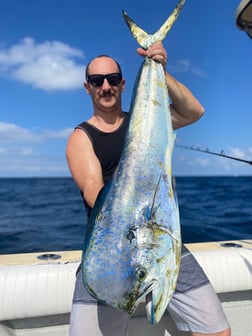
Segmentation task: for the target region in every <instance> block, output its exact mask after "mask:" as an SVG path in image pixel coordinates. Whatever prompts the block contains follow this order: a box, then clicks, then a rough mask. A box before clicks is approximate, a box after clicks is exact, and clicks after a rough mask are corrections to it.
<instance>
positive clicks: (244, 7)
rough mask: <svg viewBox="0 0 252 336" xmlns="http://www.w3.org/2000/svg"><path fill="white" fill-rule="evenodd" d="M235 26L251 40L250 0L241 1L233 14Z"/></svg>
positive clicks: (251, 12)
mask: <svg viewBox="0 0 252 336" xmlns="http://www.w3.org/2000/svg"><path fill="white" fill-rule="evenodd" d="M235 17H236V26H237V27H238V28H239V29H240V30H243V31H245V32H246V33H247V35H248V36H249V37H250V38H252V0H242V1H241V2H240V3H239V5H238V7H237V9H236V13H235Z"/></svg>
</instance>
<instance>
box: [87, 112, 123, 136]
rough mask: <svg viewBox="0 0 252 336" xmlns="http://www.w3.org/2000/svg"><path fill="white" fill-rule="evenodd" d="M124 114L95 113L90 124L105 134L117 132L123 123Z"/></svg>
mask: <svg viewBox="0 0 252 336" xmlns="http://www.w3.org/2000/svg"><path fill="white" fill-rule="evenodd" d="M123 118H124V115H123V112H122V111H121V110H120V111H115V112H98V113H97V112H95V113H94V115H93V116H92V117H91V118H90V119H89V120H88V122H89V123H90V124H91V125H93V126H95V127H96V128H98V129H100V130H102V131H104V132H113V131H115V130H116V129H117V128H118V127H119V126H120V125H121V124H122V121H123Z"/></svg>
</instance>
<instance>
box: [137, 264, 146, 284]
mask: <svg viewBox="0 0 252 336" xmlns="http://www.w3.org/2000/svg"><path fill="white" fill-rule="evenodd" d="M136 274H137V279H138V280H139V281H143V280H144V279H145V278H146V275H147V270H146V269H145V268H143V267H141V268H138V269H137V270H136Z"/></svg>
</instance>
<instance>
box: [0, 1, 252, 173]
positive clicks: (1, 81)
mask: <svg viewBox="0 0 252 336" xmlns="http://www.w3.org/2000/svg"><path fill="white" fill-rule="evenodd" d="M239 3H240V0H237V1H234V0H233V1H230V0H229V1H228V0H226V1H219V0H218V1H217V0H191V1H189V0H188V1H187V2H186V4H185V7H184V9H183V11H182V13H181V15H180V17H179V19H178V21H177V22H176V23H175V24H174V26H173V28H172V30H171V31H170V33H169V34H168V36H167V37H166V39H165V41H164V45H165V47H166V49H167V52H168V64H167V70H168V71H169V72H170V73H171V74H172V75H173V76H174V77H175V78H177V79H178V80H180V81H181V82H183V83H184V84H185V85H186V86H187V87H189V88H190V89H191V91H192V92H193V93H194V94H195V95H196V97H197V98H198V99H199V100H200V102H201V103H202V105H203V106H204V107H205V115H204V116H203V118H202V119H201V120H200V121H198V122H197V123H195V124H193V125H191V126H188V127H185V128H183V129H180V130H178V131H177V144H179V145H186V146H195V147H200V148H202V149H204V148H208V149H209V150H212V151H216V152H220V151H221V150H223V151H224V152H225V154H227V155H231V156H232V155H234V156H236V157H240V158H244V159H247V160H252V141H251V130H252V126H251V125H252V113H251V112H252V111H251V95H252V82H251V78H252V66H251V59H252V41H251V39H249V37H248V36H247V35H246V34H245V33H244V32H242V31H240V30H239V29H237V28H236V25H235V11H236V8H237V6H238V5H239ZM175 6H176V0H167V1H164V0H158V1H155V5H153V1H151V0H144V1H140V0H138V1H129V0H128V1H126V0H120V1H118V0H107V1H83V0H82V1H81V0H71V1H67V0H43V1H42V0H36V1H31V0H30V1H29V0H23V1H19V0H8V1H7V0H5V1H3V2H2V4H1V11H0V177H7V176H10V177H12V176H14V177H15V176H18V177H19V176H20V177H22V176H70V174H69V171H68V167H67V163H66V160H65V146H66V142H67V138H68V136H69V134H70V132H71V131H72V129H73V128H74V126H76V125H77V124H79V123H80V122H82V121H83V120H85V119H87V118H89V117H90V116H91V114H92V105H91V102H90V97H89V96H87V95H86V93H85V91H84V89H83V85H82V83H83V80H84V70H85V65H86V64H87V63H88V61H89V60H90V59H91V58H93V57H95V56H96V55H98V54H110V55H111V56H113V57H115V58H116V59H117V60H118V61H119V63H120V64H121V66H122V69H123V73H124V77H125V78H126V91H125V92H124V95H123V108H124V110H128V108H129V104H130V97H131V93H132V88H133V84H134V80H135V76H136V73H137V70H138V68H139V66H140V64H141V61H142V60H141V57H139V56H138V55H137V53H136V48H137V47H138V45H137V43H136V41H135V40H134V39H133V37H132V36H131V34H130V32H129V30H128V28H127V26H126V24H125V23H124V20H123V17H122V10H123V9H124V10H126V12H127V13H128V14H129V15H130V16H131V17H132V18H133V19H134V21H136V22H137V23H138V24H139V25H140V26H141V27H142V28H143V29H145V30H146V31H147V32H149V33H153V32H155V31H156V30H157V29H158V28H159V27H160V26H161V24H162V23H163V22H164V21H165V19H166V17H168V15H169V14H170V13H171V12H172V10H173V8H174V7H175ZM173 171H174V174H175V175H251V173H252V167H251V165H248V164H245V163H239V162H236V161H233V160H229V159H225V158H221V157H216V156H212V155H210V154H204V153H199V152H194V151H190V150H186V149H180V148H175V150H174V155H173Z"/></svg>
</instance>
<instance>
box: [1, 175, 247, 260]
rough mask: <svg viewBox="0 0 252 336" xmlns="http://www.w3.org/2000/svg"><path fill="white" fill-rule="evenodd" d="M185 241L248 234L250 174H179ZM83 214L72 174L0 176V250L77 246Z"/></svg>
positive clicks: (240, 237) (14, 251) (83, 223)
mask: <svg viewBox="0 0 252 336" xmlns="http://www.w3.org/2000/svg"><path fill="white" fill-rule="evenodd" d="M176 190H177V195H178V202H179V208H180V220H181V229H182V240H183V242H184V243H190V242H205V241H218V240H232V239H238V240H242V239H251V238H252V176H248V177H246V176H240V177H223V176H222V177H177V178H176ZM85 226H86V215H85V211H84V207H83V203H82V199H81V196H80V192H79V190H78V188H77V186H76V185H75V183H74V182H73V180H72V179H71V178H68V177H66V178H2V179H0V254H9V253H10V254H12V253H28V252H45V251H47V252H48V251H62V250H79V249H82V246H83V239H84V234H85Z"/></svg>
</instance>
